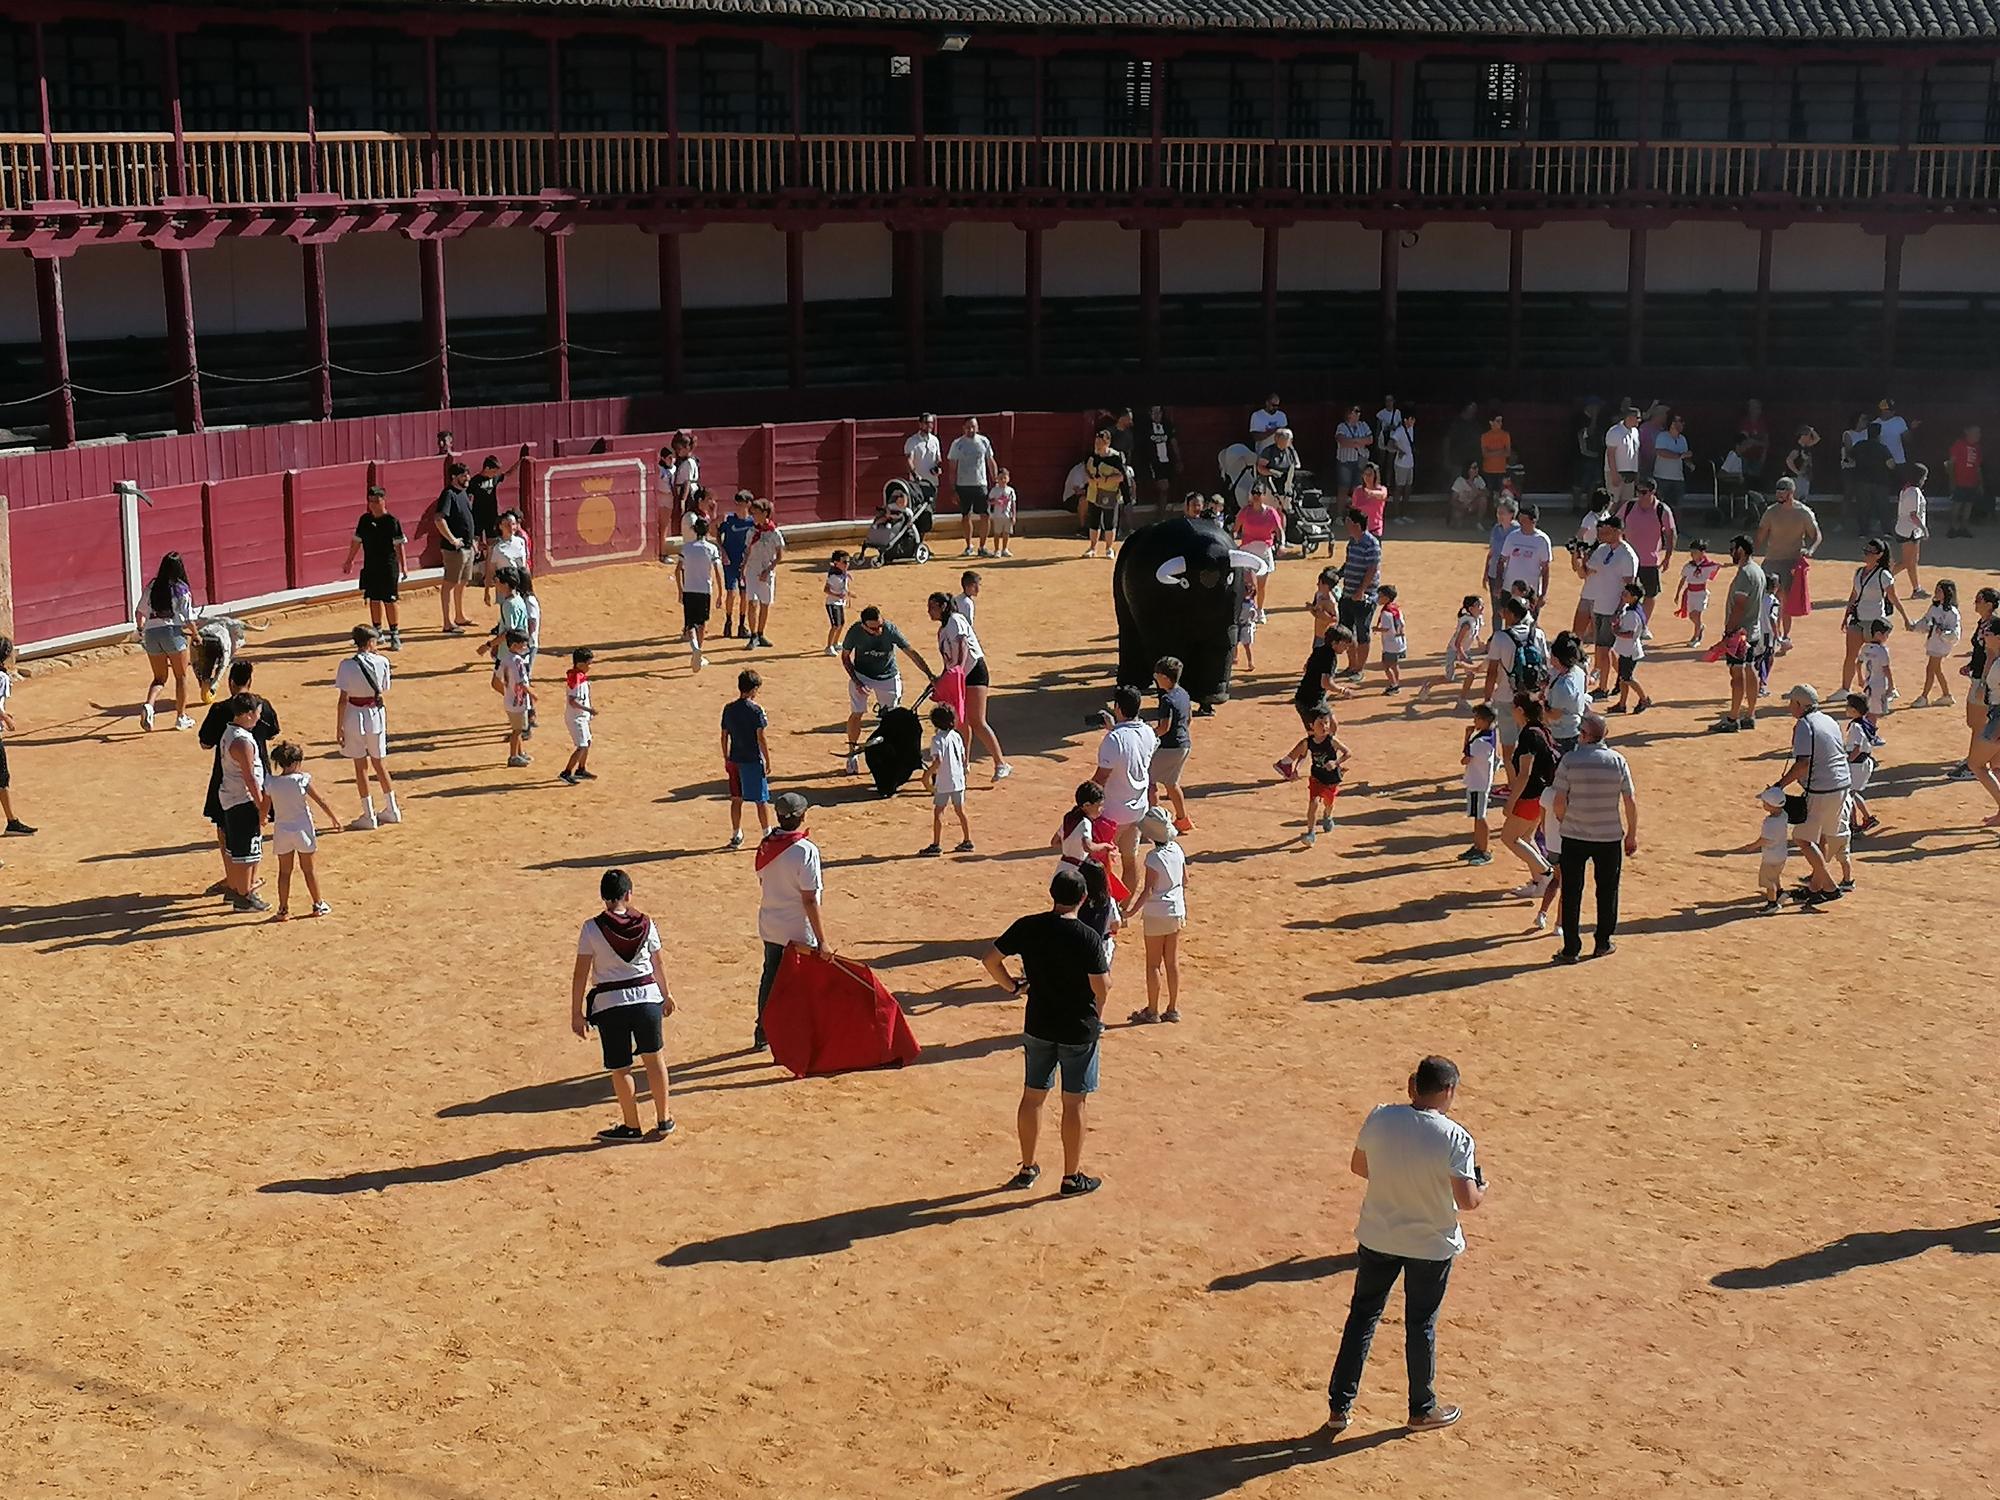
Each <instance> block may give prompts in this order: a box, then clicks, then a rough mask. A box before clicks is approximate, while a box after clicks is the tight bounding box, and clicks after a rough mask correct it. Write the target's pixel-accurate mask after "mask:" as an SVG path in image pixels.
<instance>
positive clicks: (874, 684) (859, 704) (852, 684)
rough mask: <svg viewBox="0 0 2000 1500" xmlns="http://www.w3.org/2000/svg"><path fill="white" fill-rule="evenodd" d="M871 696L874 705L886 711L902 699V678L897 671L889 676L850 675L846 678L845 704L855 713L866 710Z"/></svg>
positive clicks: (862, 712)
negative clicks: (894, 674) (892, 675)
mask: <svg viewBox="0 0 2000 1500" xmlns="http://www.w3.org/2000/svg"><path fill="white" fill-rule="evenodd" d="M870 698H873V699H874V700H875V706H876V707H877V708H879V709H881V710H882V711H883V712H884V713H887V712H888V711H889V710H890V709H892V708H894V707H895V706H896V705H897V704H899V703H901V702H902V701H903V678H902V675H901V674H900V673H899V674H897V675H896V676H894V677H890V678H886V679H885V678H875V677H850V678H848V679H847V706H848V707H849V708H850V709H852V710H853V711H854V712H855V713H858V714H865V713H867V712H868V700H869V699H870Z"/></svg>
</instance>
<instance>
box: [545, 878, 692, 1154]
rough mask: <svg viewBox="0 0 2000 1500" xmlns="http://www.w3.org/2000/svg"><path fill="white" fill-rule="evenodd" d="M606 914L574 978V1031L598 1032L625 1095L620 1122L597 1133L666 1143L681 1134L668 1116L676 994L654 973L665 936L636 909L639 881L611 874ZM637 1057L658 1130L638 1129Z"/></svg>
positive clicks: (596, 922)
mask: <svg viewBox="0 0 2000 1500" xmlns="http://www.w3.org/2000/svg"><path fill="white" fill-rule="evenodd" d="M597 894H598V897H599V899H601V900H602V901H603V902H604V910H603V911H602V912H600V913H599V914H598V915H597V916H595V917H592V918H591V919H590V920H589V921H587V922H585V923H584V924H583V928H582V930H581V931H580V932H578V934H577V939H576V968H575V969H574V971H573V972H572V973H571V976H570V987H569V1029H570V1030H571V1031H573V1032H575V1033H576V1034H577V1036H579V1037H583V1036H587V1035H589V1033H590V1029H591V1028H592V1027H593V1026H594V1027H596V1028H597V1040H598V1045H599V1046H600V1047H601V1048H602V1049H603V1053H604V1067H605V1070H606V1071H607V1072H608V1073H610V1075H611V1089H612V1092H613V1093H614V1094H616V1095H617V1097H618V1113H619V1116H620V1121H619V1123H618V1124H616V1125H613V1126H611V1127H609V1128H608V1129H605V1130H600V1131H598V1132H597V1138H598V1139H599V1140H601V1141H638V1140H645V1139H648V1138H649V1136H650V1139H652V1140H656V1141H660V1140H665V1139H666V1138H667V1137H668V1136H670V1135H672V1134H673V1133H674V1117H673V1116H672V1115H670V1114H668V1113H667V1064H666V1057H665V1051H666V1019H667V1017H668V1016H670V1015H672V1014H673V1013H674V994H673V990H672V989H671V988H670V987H669V986H668V984H667V982H666V980H665V979H664V978H663V977H661V976H660V975H659V974H658V973H656V972H655V970H654V963H655V956H656V955H657V954H658V953H659V951H660V934H659V930H658V929H657V928H656V927H654V926H653V923H652V920H651V919H650V918H649V917H647V915H646V914H645V913H644V912H642V911H639V910H637V909H636V908H634V907H633V906H632V904H631V898H632V877H631V876H629V875H627V874H626V873H625V872H624V871H623V870H606V871H605V872H604V874H603V876H602V877H601V878H600V879H599V880H598V883H597ZM634 1056H636V1057H637V1058H638V1060H639V1063H640V1065H641V1066H642V1067H643V1068H644V1069H645V1071H646V1087H647V1089H648V1090H649V1091H650V1092H651V1094H652V1096H653V1128H652V1130H651V1132H650V1133H647V1132H642V1131H641V1130H640V1129H639V1094H638V1089H637V1087H636V1085H635V1084H634V1081H633V1079H632V1076H631V1073H630V1071H629V1070H630V1069H631V1067H632V1060H633V1058H634Z"/></svg>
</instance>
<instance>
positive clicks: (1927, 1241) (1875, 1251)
mask: <svg viewBox="0 0 2000 1500" xmlns="http://www.w3.org/2000/svg"><path fill="white" fill-rule="evenodd" d="M1927 1250H1950V1251H1952V1252H1953V1253H1954V1254H1957V1255H1996V1254H2000V1219H1985V1220H1982V1221H1981V1222H1980V1223H1977V1224H1961V1225H1959V1226H1958V1227H1957V1228H1956V1229H1890V1230H1882V1231H1872V1232H1871V1231H1864V1232H1862V1233H1860V1234H1844V1235H1842V1236H1841V1237H1840V1238H1839V1239H1837V1240H1834V1241H1833V1242H1832V1243H1831V1244H1826V1245H1821V1246H1820V1247H1819V1248H1818V1249H1817V1250H1806V1251H1803V1252H1801V1253H1800V1254H1798V1255H1788V1256H1786V1257H1785V1258H1784V1259H1783V1260H1774V1261H1772V1262H1771V1263H1770V1264H1769V1265H1767V1266H1742V1267H1739V1268H1738V1269H1736V1270H1734V1271H1723V1272H1720V1273H1718V1274H1717V1275H1715V1276H1712V1277H1710V1278H1709V1285H1711V1286H1716V1287H1720V1288H1722V1289H1723V1290H1724V1291H1731V1292H1743V1291H1764V1290H1767V1289H1769V1288H1771V1287H1779V1286H1799V1285H1801V1284H1803V1283H1805V1282H1808V1281H1824V1280H1826V1279H1827V1278H1828V1277H1830V1276H1839V1275H1841V1274H1842V1273H1843V1272H1846V1271H1854V1270H1859V1269H1860V1268H1861V1267H1863V1266H1886V1265H1888V1264H1889V1263H1890V1262H1892V1261H1898V1260H1908V1259H1909V1258H1910V1257H1911V1256H1913V1255H1922V1254H1923V1253H1924V1252H1925V1251H1927Z"/></svg>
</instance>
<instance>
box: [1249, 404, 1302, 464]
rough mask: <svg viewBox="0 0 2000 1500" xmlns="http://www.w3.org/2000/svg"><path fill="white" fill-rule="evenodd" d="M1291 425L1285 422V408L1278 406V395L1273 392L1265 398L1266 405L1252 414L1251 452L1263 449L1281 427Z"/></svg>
mask: <svg viewBox="0 0 2000 1500" xmlns="http://www.w3.org/2000/svg"><path fill="white" fill-rule="evenodd" d="M1291 425H1292V424H1291V423H1290V422H1288V421H1286V420H1285V413H1284V408H1283V407H1281V406H1280V405H1279V404H1278V393H1277V392H1276V391H1273V392H1271V394H1270V395H1268V396H1266V397H1265V398H1264V404H1263V405H1262V406H1260V407H1258V408H1257V409H1256V410H1255V411H1253V412H1251V413H1250V451H1251V452H1253V453H1254V452H1256V451H1257V450H1258V449H1259V448H1261V447H1263V446H1264V444H1265V443H1267V442H1269V441H1270V438H1271V434H1272V433H1274V432H1276V431H1277V430H1278V429H1279V428H1280V427H1289V426H1291Z"/></svg>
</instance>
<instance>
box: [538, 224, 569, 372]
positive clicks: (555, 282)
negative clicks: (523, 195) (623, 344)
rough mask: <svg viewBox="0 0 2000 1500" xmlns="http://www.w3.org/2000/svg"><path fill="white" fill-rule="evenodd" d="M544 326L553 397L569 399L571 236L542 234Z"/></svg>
mask: <svg viewBox="0 0 2000 1500" xmlns="http://www.w3.org/2000/svg"><path fill="white" fill-rule="evenodd" d="M542 319H543V322H542V327H543V334H544V337H546V338H547V339H548V344H549V399H550V400H551V401H567V400H569V236H568V234H566V233H549V234H544V235H543V236H542Z"/></svg>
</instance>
